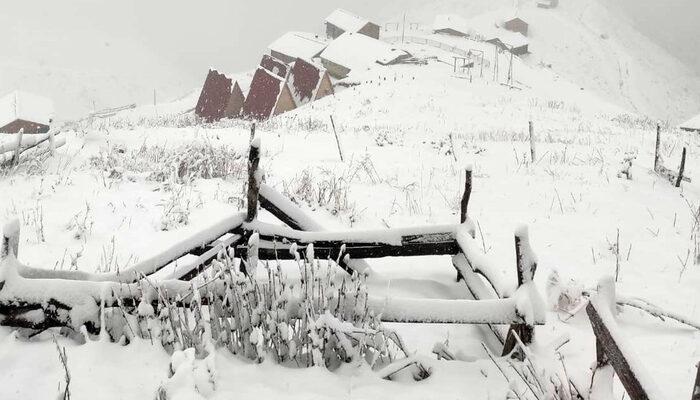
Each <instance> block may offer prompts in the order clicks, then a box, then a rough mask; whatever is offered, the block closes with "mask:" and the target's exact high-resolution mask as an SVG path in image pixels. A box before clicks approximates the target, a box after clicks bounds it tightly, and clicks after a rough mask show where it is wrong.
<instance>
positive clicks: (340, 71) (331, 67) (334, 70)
mask: <svg viewBox="0 0 700 400" xmlns="http://www.w3.org/2000/svg"><path fill="white" fill-rule="evenodd" d="M321 63H322V64H323V67H324V68H325V69H326V70H327V71H328V73H329V74H331V76H332V77H334V78H337V79H342V78H345V77H346V76H348V74H349V73H350V68H346V67H344V66H342V65H340V64H336V63H334V62H332V61H328V60H326V59H324V58H322V59H321Z"/></svg>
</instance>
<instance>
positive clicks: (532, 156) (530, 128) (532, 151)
mask: <svg viewBox="0 0 700 400" xmlns="http://www.w3.org/2000/svg"><path fill="white" fill-rule="evenodd" d="M528 131H529V132H530V159H531V160H532V163H533V164H534V163H535V128H534V127H533V126H532V121H529V122H528Z"/></svg>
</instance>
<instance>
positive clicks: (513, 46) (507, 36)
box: [485, 30, 530, 56]
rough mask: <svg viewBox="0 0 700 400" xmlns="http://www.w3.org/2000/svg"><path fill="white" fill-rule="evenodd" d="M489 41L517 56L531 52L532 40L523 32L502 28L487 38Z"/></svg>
mask: <svg viewBox="0 0 700 400" xmlns="http://www.w3.org/2000/svg"><path fill="white" fill-rule="evenodd" d="M485 41H486V42H487V43H491V44H494V45H496V46H498V47H499V48H501V49H503V50H506V51H509V52H511V53H513V54H514V55H516V56H522V55H525V54H528V53H529V49H528V48H529V45H530V42H529V41H528V40H527V38H526V37H525V36H523V35H522V34H521V33H514V32H508V31H504V30H500V32H497V33H495V34H493V35H492V36H491V37H490V38H487V39H486V40H485Z"/></svg>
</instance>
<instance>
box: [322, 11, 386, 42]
mask: <svg viewBox="0 0 700 400" xmlns="http://www.w3.org/2000/svg"><path fill="white" fill-rule="evenodd" d="M325 24H326V36H327V37H328V38H330V39H336V38H337V37H339V36H340V35H342V34H343V33H345V32H352V33H355V32H357V33H361V34H363V35H366V36H369V37H371V38H374V39H379V25H377V24H375V23H374V22H370V21H369V20H368V19H366V18H362V17H360V16H357V15H355V14H353V13H351V12H349V11H346V10H343V9H342V8H338V9H336V10H335V11H333V12H332V13H331V14H330V15H329V16H328V17H326V20H325Z"/></svg>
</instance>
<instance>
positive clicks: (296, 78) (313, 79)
mask: <svg viewBox="0 0 700 400" xmlns="http://www.w3.org/2000/svg"><path fill="white" fill-rule="evenodd" d="M287 85H288V87H289V89H290V90H291V93H292V97H293V98H294V102H295V103H296V106H297V107H301V106H302V105H304V104H306V103H310V102H312V101H316V100H318V99H321V98H323V97H325V96H328V95H329V94H333V84H332V83H331V79H330V76H329V75H328V72H327V71H326V70H325V69H323V68H320V67H318V66H316V65H314V64H312V63H311V62H309V61H306V60H304V59H301V58H297V59H296V61H294V63H293V65H292V68H291V70H290V72H289V76H288V77H287Z"/></svg>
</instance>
